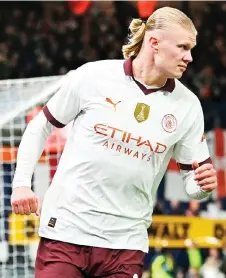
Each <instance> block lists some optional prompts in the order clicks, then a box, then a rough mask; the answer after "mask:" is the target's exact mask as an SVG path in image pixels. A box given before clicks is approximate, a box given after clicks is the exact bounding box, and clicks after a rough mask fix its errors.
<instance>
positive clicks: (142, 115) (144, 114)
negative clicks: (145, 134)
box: [134, 103, 150, 123]
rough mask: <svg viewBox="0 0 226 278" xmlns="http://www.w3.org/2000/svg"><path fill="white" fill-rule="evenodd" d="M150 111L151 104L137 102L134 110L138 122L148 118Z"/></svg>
mask: <svg viewBox="0 0 226 278" xmlns="http://www.w3.org/2000/svg"><path fill="white" fill-rule="evenodd" d="M149 113H150V106H149V105H147V104H145V103H137V106H136V108H135V111H134V117H135V119H136V120H137V121H138V123H141V122H144V121H146V120H147V118H148V116H149Z"/></svg>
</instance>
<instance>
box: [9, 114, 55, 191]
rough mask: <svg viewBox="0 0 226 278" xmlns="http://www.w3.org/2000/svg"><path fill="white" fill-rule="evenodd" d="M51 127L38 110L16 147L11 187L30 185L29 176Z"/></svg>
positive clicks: (30, 176)
mask: <svg viewBox="0 0 226 278" xmlns="http://www.w3.org/2000/svg"><path fill="white" fill-rule="evenodd" d="M53 128H54V127H53V126H52V125H51V124H50V123H49V122H48V121H47V119H46V117H45V115H44V114H43V112H40V113H39V114H38V115H37V116H36V117H35V118H34V119H33V120H32V121H31V122H30V123H29V124H28V126H27V128H26V130H25V132H24V135H23V137H22V140H21V143H20V146H19V149H18V154H17V166H16V172H15V175H14V179H13V189H14V188H16V187H20V186H29V187H31V178H32V175H33V172H34V168H35V165H36V163H37V161H38V160H39V158H40V156H41V154H42V152H43V149H44V145H45V141H46V139H47V137H48V136H49V135H50V133H51V132H52V130H53Z"/></svg>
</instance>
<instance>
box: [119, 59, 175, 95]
mask: <svg viewBox="0 0 226 278" xmlns="http://www.w3.org/2000/svg"><path fill="white" fill-rule="evenodd" d="M132 61H133V59H132V58H131V57H130V58H129V59H127V60H125V62H124V64H123V67H124V72H125V75H127V76H131V77H132V78H133V80H134V81H135V82H136V84H137V85H138V86H139V88H140V89H141V90H142V91H143V93H144V94H145V95H148V94H150V93H154V92H157V91H159V90H161V91H167V92H170V93H172V91H173V90H174V88H175V80H174V79H167V81H166V84H165V85H164V86H163V87H161V88H157V89H148V88H146V87H145V86H144V85H143V84H141V83H140V82H139V81H137V80H136V79H135V78H134V75H133V67H132Z"/></svg>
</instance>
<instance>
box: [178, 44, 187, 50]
mask: <svg viewBox="0 0 226 278" xmlns="http://www.w3.org/2000/svg"><path fill="white" fill-rule="evenodd" d="M178 47H179V48H183V49H185V50H186V49H187V46H186V45H185V44H179V45H178Z"/></svg>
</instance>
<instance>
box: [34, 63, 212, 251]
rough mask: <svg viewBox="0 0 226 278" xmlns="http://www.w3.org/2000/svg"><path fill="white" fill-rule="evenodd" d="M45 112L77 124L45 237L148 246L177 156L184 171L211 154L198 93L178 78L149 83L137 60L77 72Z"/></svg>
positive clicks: (46, 214)
mask: <svg viewBox="0 0 226 278" xmlns="http://www.w3.org/2000/svg"><path fill="white" fill-rule="evenodd" d="M43 111H44V114H45V115H46V117H47V119H48V120H49V121H50V122H51V123H52V124H53V125H55V126H56V127H63V126H64V125H66V124H68V123H69V122H71V121H73V126H72V129H71V132H70V134H69V137H68V139H67V143H66V145H65V149H64V152H63V154H62V156H61V159H60V162H59V165H58V169H57V172H56V174H55V176H54V179H53V181H52V184H51V185H50V187H49V189H48V191H47V193H46V195H45V198H44V202H43V207H42V214H41V222H40V230H39V235H40V236H42V237H47V238H51V239H55V240H61V241H65V242H70V243H74V244H80V245H87V246H95V247H105V248H112V249H134V250H142V251H144V252H147V251H148V246H149V244H148V235H147V228H148V227H149V226H150V224H151V221H152V211H153V200H154V197H155V193H156V190H157V188H158V186H159V183H160V181H161V179H162V177H163V175H164V173H165V171H166V168H167V165H168V162H169V160H170V158H171V157H172V156H174V158H175V159H176V160H177V162H178V163H179V164H180V167H181V169H190V167H191V163H192V162H193V161H194V160H197V161H198V162H202V161H205V160H206V159H208V158H209V152H208V148H207V145H206V141H205V140H202V135H203V130H204V126H203V125H204V123H203V113H202V109H201V106H200V103H199V101H198V99H197V97H196V96H195V95H194V94H193V93H192V92H190V91H189V90H188V89H187V88H186V87H184V86H183V85H182V84H181V83H180V82H179V81H178V80H168V81H167V82H166V84H165V86H164V87H162V88H161V89H150V88H149V89H148V88H145V86H144V85H142V84H141V83H139V82H138V81H136V80H135V79H134V77H133V73H132V60H131V59H129V60H127V61H123V60H107V61H98V62H93V63H88V64H85V65H83V66H82V67H80V68H78V69H77V70H73V71H70V72H69V73H68V74H67V75H66V76H65V79H64V81H63V82H62V85H61V86H60V88H59V90H58V92H57V93H56V94H55V95H54V96H53V97H52V98H51V99H50V100H49V102H48V103H47V105H46V106H45V107H44V110H43ZM172 190H173V184H172Z"/></svg>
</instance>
